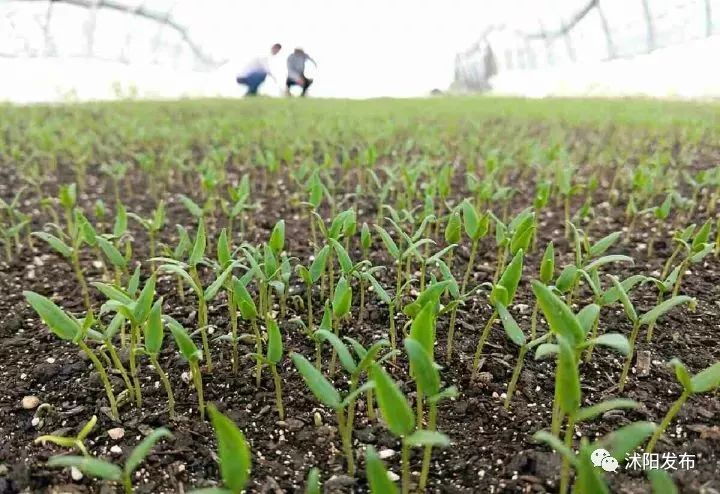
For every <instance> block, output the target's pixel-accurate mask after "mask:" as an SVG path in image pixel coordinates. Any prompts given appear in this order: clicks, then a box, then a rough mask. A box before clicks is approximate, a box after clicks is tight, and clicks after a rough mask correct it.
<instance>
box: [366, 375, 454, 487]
mask: <svg viewBox="0 0 720 494" xmlns="http://www.w3.org/2000/svg"><path fill="white" fill-rule="evenodd" d="M370 376H371V378H372V382H373V383H374V384H375V393H376V394H377V402H378V407H379V408H380V413H381V414H382V417H383V420H384V422H385V425H386V426H387V428H388V429H389V430H390V432H392V433H393V434H394V435H395V436H397V437H399V438H401V442H402V456H401V463H402V476H401V477H402V493H403V494H408V493H409V492H410V448H411V447H412V446H449V445H450V440H449V439H448V437H447V436H446V435H445V434H442V433H440V432H437V431H432V430H423V429H419V428H416V425H417V424H416V422H415V415H414V414H413V412H412V408H410V403H409V402H408V399H407V398H406V397H405V395H404V394H403V392H402V391H401V390H400V388H399V387H398V385H397V383H396V382H395V381H393V379H392V378H391V377H390V375H388V373H387V372H386V371H385V370H384V369H383V368H382V367H380V366H379V365H378V364H373V365H372V367H371V370H370Z"/></svg>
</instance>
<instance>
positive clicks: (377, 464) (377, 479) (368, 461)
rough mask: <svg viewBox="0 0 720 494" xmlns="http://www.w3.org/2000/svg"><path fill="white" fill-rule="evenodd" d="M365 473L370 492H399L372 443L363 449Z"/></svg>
mask: <svg viewBox="0 0 720 494" xmlns="http://www.w3.org/2000/svg"><path fill="white" fill-rule="evenodd" d="M365 475H366V477H367V479H368V483H369V484H370V492H371V494H400V490H399V489H398V488H397V486H396V485H395V483H394V482H393V481H392V480H390V477H389V476H388V471H387V469H386V468H385V465H384V464H383V461H382V460H381V459H380V456H379V455H378V454H377V451H375V448H374V447H373V446H372V445H368V446H367V449H366V450H365Z"/></svg>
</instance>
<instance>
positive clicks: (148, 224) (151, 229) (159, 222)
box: [127, 201, 165, 266]
mask: <svg viewBox="0 0 720 494" xmlns="http://www.w3.org/2000/svg"><path fill="white" fill-rule="evenodd" d="M127 215H128V216H129V217H130V218H132V219H134V220H135V221H137V222H138V223H140V225H142V227H143V228H144V229H145V231H147V234H148V238H149V244H150V257H151V258H154V257H155V251H156V249H157V237H158V235H159V234H160V232H161V231H162V229H163V228H164V227H165V203H164V202H163V201H160V202H158V205H157V207H156V208H155V210H154V211H153V215H152V218H148V219H145V218H141V217H140V216H138V215H137V214H135V213H127ZM153 266H154V265H153Z"/></svg>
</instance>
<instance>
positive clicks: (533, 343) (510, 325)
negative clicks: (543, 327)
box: [496, 301, 552, 410]
mask: <svg viewBox="0 0 720 494" xmlns="http://www.w3.org/2000/svg"><path fill="white" fill-rule="evenodd" d="M537 305H538V304H537V301H536V302H535V306H536V308H537ZM496 309H497V312H498V317H499V318H500V322H501V323H502V325H503V329H504V330H505V334H506V335H507V337H508V338H509V339H510V341H512V342H513V343H514V344H515V345H517V346H518V347H519V351H518V358H517V363H516V364H515V368H514V369H513V373H512V376H511V378H510V382H509V383H508V387H507V393H506V396H505V402H504V403H503V406H504V407H505V409H506V410H508V409H509V408H510V402H511V401H512V398H513V396H514V395H515V388H516V387H517V383H518V381H519V379H520V376H521V374H522V369H523V364H524V362H525V355H526V354H527V352H528V351H530V350H532V349H533V348H535V347H537V346H538V345H541V344H543V343H545V342H546V341H548V340H549V339H550V338H551V337H552V333H550V332H548V333H545V334H544V335H543V336H540V337H539V338H533V337H532V335H531V337H530V341H528V340H527V338H526V337H525V333H523V330H522V329H521V328H520V325H519V324H518V323H517V321H515V318H513V316H512V314H510V312H509V311H508V309H507V307H505V306H504V305H503V304H502V302H498V303H497V304H496Z"/></svg>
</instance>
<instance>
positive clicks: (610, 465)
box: [590, 448, 620, 472]
mask: <svg viewBox="0 0 720 494" xmlns="http://www.w3.org/2000/svg"><path fill="white" fill-rule="evenodd" d="M590 461H592V463H593V465H595V466H596V467H600V468H602V469H603V470H605V471H606V472H614V471H616V470H617V469H618V467H619V466H620V465H619V464H618V461H617V460H616V459H615V458H613V457H612V456H610V453H609V452H608V451H607V450H606V449H602V448H599V449H596V450H595V451H593V452H592V454H591V455H590Z"/></svg>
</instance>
